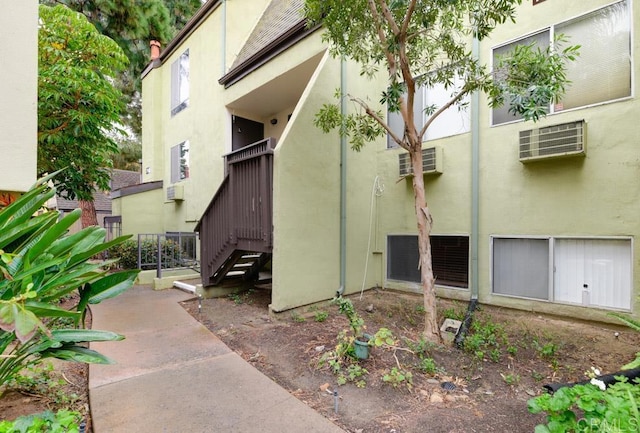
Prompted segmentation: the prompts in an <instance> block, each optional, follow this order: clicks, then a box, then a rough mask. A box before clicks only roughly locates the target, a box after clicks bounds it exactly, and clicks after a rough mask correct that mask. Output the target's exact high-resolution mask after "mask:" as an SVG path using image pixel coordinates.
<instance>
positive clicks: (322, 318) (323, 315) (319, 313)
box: [313, 310, 329, 322]
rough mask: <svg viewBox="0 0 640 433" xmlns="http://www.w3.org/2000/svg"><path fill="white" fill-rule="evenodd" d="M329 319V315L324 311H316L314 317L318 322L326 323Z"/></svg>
mask: <svg viewBox="0 0 640 433" xmlns="http://www.w3.org/2000/svg"><path fill="white" fill-rule="evenodd" d="M327 318H329V313H328V312H326V311H322V310H320V311H316V312H315V314H314V317H313V319H314V320H315V321H316V322H324V321H325V320H327Z"/></svg>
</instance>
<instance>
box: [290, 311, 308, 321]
mask: <svg viewBox="0 0 640 433" xmlns="http://www.w3.org/2000/svg"><path fill="white" fill-rule="evenodd" d="M291 320H293V321H294V322H296V323H302V322H304V321H306V320H307V319H305V318H304V317H303V316H301V315H300V314H298V313H296V312H295V311H294V312H292V313H291Z"/></svg>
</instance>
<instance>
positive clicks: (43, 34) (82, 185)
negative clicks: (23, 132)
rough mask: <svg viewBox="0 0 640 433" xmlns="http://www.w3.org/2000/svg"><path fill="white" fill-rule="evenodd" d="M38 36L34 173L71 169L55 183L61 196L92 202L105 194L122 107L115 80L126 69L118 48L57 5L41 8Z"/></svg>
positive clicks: (84, 19) (73, 14) (87, 23)
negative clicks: (98, 192) (97, 191)
mask: <svg viewBox="0 0 640 433" xmlns="http://www.w3.org/2000/svg"><path fill="white" fill-rule="evenodd" d="M39 11H40V26H39V31H38V65H39V66H38V173H39V174H40V175H45V174H47V173H52V172H54V171H56V170H60V169H62V168H65V167H70V169H69V170H65V171H64V172H63V173H61V174H60V175H59V176H57V177H56V178H54V179H53V180H54V182H55V183H56V185H57V186H58V187H59V189H60V192H61V193H62V194H63V195H65V196H67V197H69V198H72V199H73V198H76V197H78V198H79V199H81V200H89V201H92V200H93V195H92V194H93V191H94V188H96V187H97V188H99V189H102V190H108V189H109V180H110V172H109V168H110V167H111V166H112V162H111V156H112V154H114V153H116V152H117V151H118V146H117V145H116V143H115V142H114V140H113V139H112V138H111V135H110V131H113V130H114V125H116V124H118V123H120V115H121V114H122V112H123V109H124V107H125V103H124V99H123V97H122V93H121V92H120V91H119V90H118V89H116V88H115V87H114V85H113V78H114V77H116V76H117V75H118V74H120V73H121V72H122V71H124V69H125V68H126V65H127V58H126V57H125V55H124V53H123V52H122V50H121V49H120V47H118V45H117V44H116V43H115V42H114V41H113V40H111V39H109V38H108V37H106V36H103V35H101V34H100V33H99V32H98V31H97V30H96V29H95V27H94V26H93V25H92V24H91V23H89V22H88V21H87V19H86V18H85V17H84V16H82V15H80V14H77V13H75V12H74V11H72V10H71V9H69V8H67V7H65V6H62V5H58V6H55V7H48V6H45V5H40V10H39Z"/></svg>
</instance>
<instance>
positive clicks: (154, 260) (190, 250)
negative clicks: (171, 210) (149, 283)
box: [138, 232, 200, 278]
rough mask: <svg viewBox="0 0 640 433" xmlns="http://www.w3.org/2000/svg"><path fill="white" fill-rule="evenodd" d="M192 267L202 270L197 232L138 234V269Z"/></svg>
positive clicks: (160, 270) (159, 273)
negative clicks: (198, 252) (198, 253)
mask: <svg viewBox="0 0 640 433" xmlns="http://www.w3.org/2000/svg"><path fill="white" fill-rule="evenodd" d="M187 268H191V269H193V270H195V271H197V272H200V261H199V258H198V255H197V239H196V234H195V233H192V232H168V233H148V234H147V233H145V234H139V235H138V269H156V276H157V277H158V278H161V277H162V270H163V269H164V270H167V269H187Z"/></svg>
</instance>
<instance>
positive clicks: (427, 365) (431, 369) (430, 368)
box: [418, 358, 439, 376]
mask: <svg viewBox="0 0 640 433" xmlns="http://www.w3.org/2000/svg"><path fill="white" fill-rule="evenodd" d="M418 369H420V371H421V372H423V373H424V374H429V375H431V376H433V375H434V374H436V373H437V372H438V371H439V368H438V366H437V365H436V362H435V361H434V360H433V358H422V359H421V360H420V363H419V364H418Z"/></svg>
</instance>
